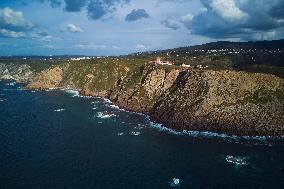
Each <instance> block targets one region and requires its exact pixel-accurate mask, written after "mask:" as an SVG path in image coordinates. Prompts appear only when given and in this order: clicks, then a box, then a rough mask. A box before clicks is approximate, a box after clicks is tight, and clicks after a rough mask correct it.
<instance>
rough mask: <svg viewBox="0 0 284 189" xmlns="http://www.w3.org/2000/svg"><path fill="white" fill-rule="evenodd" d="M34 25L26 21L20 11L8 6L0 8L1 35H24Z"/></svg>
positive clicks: (14, 36) (13, 36)
mask: <svg viewBox="0 0 284 189" xmlns="http://www.w3.org/2000/svg"><path fill="white" fill-rule="evenodd" d="M33 27H34V25H33V24H32V23H31V22H30V21H28V20H27V19H26V18H25V17H24V15H23V13H22V12H20V11H14V10H13V9H10V8H8V7H7V8H3V9H1V8H0V36H2V37H12V38H18V37H26V36H27V32H29V31H31V30H32V29H33Z"/></svg>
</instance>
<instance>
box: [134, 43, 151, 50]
mask: <svg viewBox="0 0 284 189" xmlns="http://www.w3.org/2000/svg"><path fill="white" fill-rule="evenodd" d="M136 48H137V49H142V50H144V49H147V48H148V47H147V46H146V45H143V44H137V45H136Z"/></svg>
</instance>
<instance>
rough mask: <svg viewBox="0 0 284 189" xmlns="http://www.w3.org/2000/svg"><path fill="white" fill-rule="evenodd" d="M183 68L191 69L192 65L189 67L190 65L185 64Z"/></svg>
mask: <svg viewBox="0 0 284 189" xmlns="http://www.w3.org/2000/svg"><path fill="white" fill-rule="evenodd" d="M181 66H182V67H184V68H191V65H189V64H184V63H183V64H182V65H181Z"/></svg>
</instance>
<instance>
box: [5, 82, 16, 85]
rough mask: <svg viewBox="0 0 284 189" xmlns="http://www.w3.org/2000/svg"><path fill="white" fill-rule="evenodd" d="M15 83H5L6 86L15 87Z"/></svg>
mask: <svg viewBox="0 0 284 189" xmlns="http://www.w3.org/2000/svg"><path fill="white" fill-rule="evenodd" d="M15 85H16V82H11V83H7V84H6V86H15Z"/></svg>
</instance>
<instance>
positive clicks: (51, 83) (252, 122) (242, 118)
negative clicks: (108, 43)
mask: <svg viewBox="0 0 284 189" xmlns="http://www.w3.org/2000/svg"><path fill="white" fill-rule="evenodd" d="M76 66H77V67H76ZM110 73H111V74H110ZM27 88H29V89H47V88H66V89H76V90H79V91H80V93H81V94H82V95H88V96H98V97H106V98H108V99H110V100H111V101H112V102H113V103H114V104H116V105H118V106H120V107H122V108H125V109H127V110H130V111H136V112H142V113H146V114H148V115H149V116H150V117H151V118H152V119H154V120H156V121H157V122H160V123H163V124H164V125H165V126H166V127H169V128H171V129H174V130H191V131H211V132H217V133H225V134H230V135H241V136H244V135H245V136H282V135H284V116H283V115H284V80H283V79H282V78H279V77H277V76H274V75H270V74H262V73H247V72H237V71H229V70H222V71H214V70H191V69H183V68H180V67H167V66H164V67H163V66H158V65H154V64H145V65H141V66H139V67H137V68H134V69H133V68H130V67H129V66H127V65H124V66H121V65H112V66H110V67H107V68H106V67H103V68H102V65H96V64H86V65H80V66H78V65H76V64H75V63H72V64H70V63H69V64H64V65H61V66H54V67H52V68H50V69H47V70H44V71H42V72H41V73H39V74H36V75H35V76H33V77H30V79H29V81H28V85H27Z"/></svg>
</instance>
